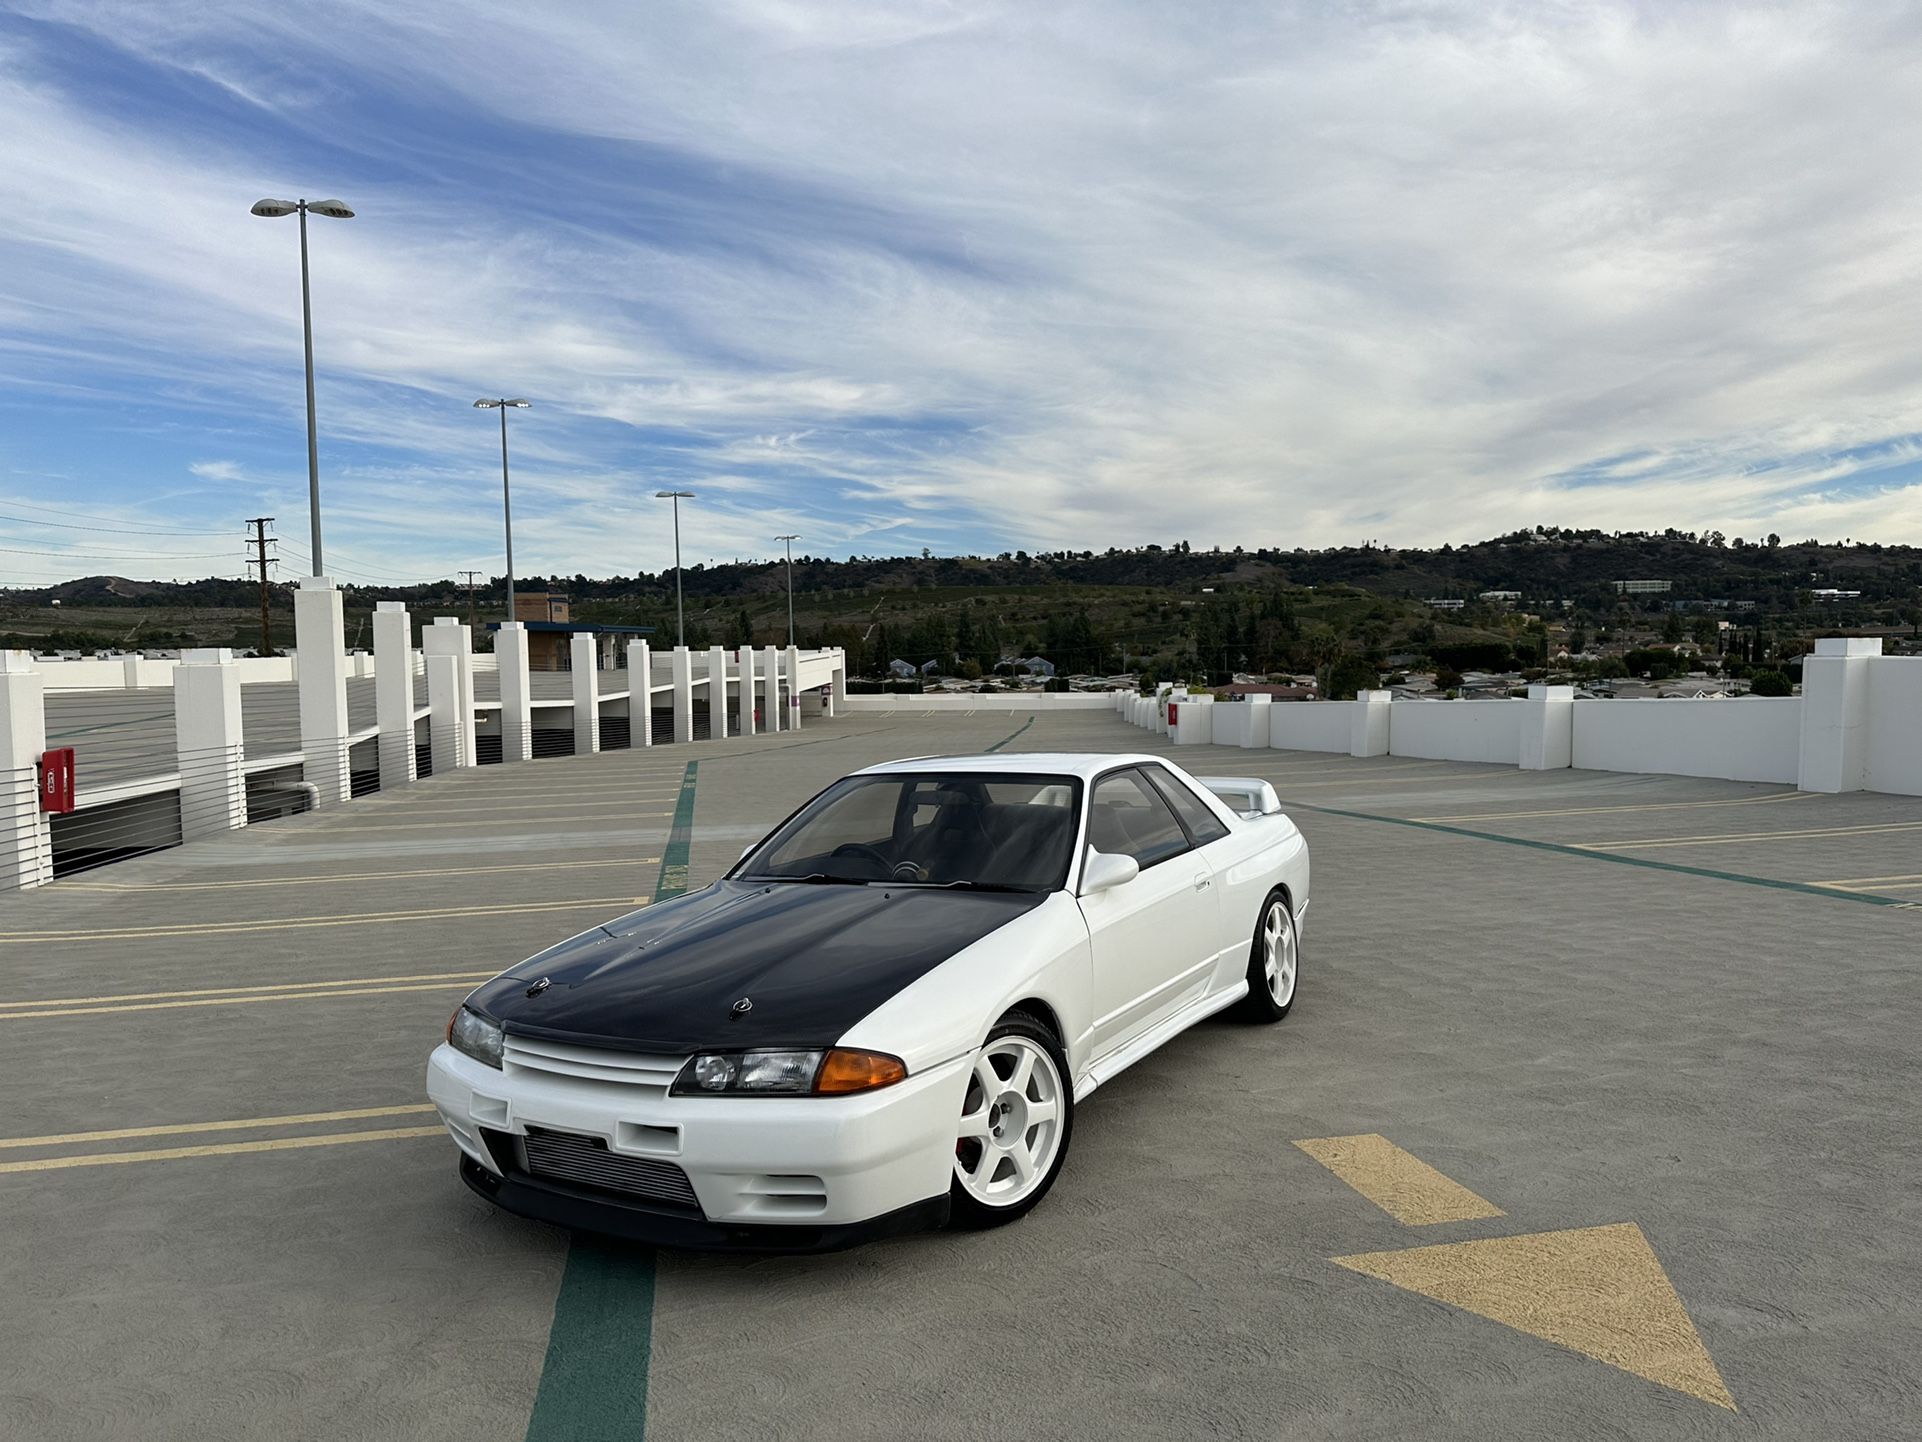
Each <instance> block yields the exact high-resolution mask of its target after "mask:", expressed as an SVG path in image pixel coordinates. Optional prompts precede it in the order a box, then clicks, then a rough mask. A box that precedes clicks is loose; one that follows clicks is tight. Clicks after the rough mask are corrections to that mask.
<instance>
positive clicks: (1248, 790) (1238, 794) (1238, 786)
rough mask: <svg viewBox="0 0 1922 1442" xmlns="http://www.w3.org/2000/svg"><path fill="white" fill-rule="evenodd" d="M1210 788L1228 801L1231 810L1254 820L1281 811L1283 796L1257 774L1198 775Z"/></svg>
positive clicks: (1198, 778) (1203, 783)
mask: <svg viewBox="0 0 1922 1442" xmlns="http://www.w3.org/2000/svg"><path fill="white" fill-rule="evenodd" d="M1195 780H1197V781H1199V782H1200V783H1201V784H1202V785H1203V786H1205V787H1207V788H1208V790H1210V791H1212V792H1213V793H1214V794H1215V795H1216V796H1219V797H1220V798H1221V799H1222V800H1223V801H1225V802H1227V803H1228V808H1229V810H1231V811H1233V812H1235V813H1236V814H1237V815H1239V816H1241V817H1242V818H1243V819H1244V820H1250V821H1252V820H1253V819H1254V818H1255V817H1257V816H1275V815H1278V814H1279V813H1280V811H1281V798H1280V797H1279V796H1277V795H1275V788H1274V787H1272V786H1270V785H1269V784H1268V783H1267V782H1266V781H1263V780H1261V779H1260V778H1259V777H1256V776H1197V777H1195Z"/></svg>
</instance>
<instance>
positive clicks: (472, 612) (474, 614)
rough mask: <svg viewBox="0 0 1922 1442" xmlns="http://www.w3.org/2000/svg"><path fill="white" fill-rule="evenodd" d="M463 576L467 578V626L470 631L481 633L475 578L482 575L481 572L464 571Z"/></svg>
mask: <svg viewBox="0 0 1922 1442" xmlns="http://www.w3.org/2000/svg"><path fill="white" fill-rule="evenodd" d="M461 574H462V575H463V576H465V577H467V625H468V629H469V630H470V631H479V630H480V612H479V611H477V610H476V609H475V602H474V578H475V577H476V576H478V575H479V574H480V572H479V571H462V572H461Z"/></svg>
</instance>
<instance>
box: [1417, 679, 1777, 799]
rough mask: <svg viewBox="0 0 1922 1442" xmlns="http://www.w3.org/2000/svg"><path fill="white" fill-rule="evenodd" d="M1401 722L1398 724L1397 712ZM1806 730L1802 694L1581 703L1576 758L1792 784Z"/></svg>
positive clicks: (1588, 765) (1602, 767)
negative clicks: (1732, 698)
mask: <svg viewBox="0 0 1922 1442" xmlns="http://www.w3.org/2000/svg"><path fill="white" fill-rule="evenodd" d="M1395 724H1396V725H1397V727H1399V726H1400V724H1401V718H1400V717H1399V716H1397V717H1396V718H1395ZM1801 735H1802V701H1801V698H1800V697H1796V696H1748V697H1743V698H1741V699H1739V700H1721V701H1714V700H1707V701H1687V700H1669V701H1577V702H1576V703H1575V736H1574V748H1573V752H1572V755H1571V758H1570V761H1571V764H1572V765H1574V766H1575V767H1576V768H1577V769H1578V770H1582V771H1630V772H1642V771H1651V772H1661V773H1663V774H1665V775H1670V776H1712V777H1716V778H1719V779H1721V780H1724V781H1781V782H1786V783H1788V784H1790V785H1793V784H1794V783H1795V779H1796V763H1797V754H1798V750H1799V747H1800V745H1801Z"/></svg>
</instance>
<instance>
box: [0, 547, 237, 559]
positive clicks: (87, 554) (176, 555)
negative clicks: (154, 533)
mask: <svg viewBox="0 0 1922 1442" xmlns="http://www.w3.org/2000/svg"><path fill="white" fill-rule="evenodd" d="M0 552H5V553H6V554H7V555H9V556H52V557H54V558H55V559H56V560H74V561H205V560H208V559H210V558H211V557H215V556H224V555H226V554H227V553H226V552H225V551H176V552H173V553H171V554H170V553H167V552H162V551H28V550H22V549H21V548H20V547H18V546H0Z"/></svg>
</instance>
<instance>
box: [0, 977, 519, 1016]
mask: <svg viewBox="0 0 1922 1442" xmlns="http://www.w3.org/2000/svg"><path fill="white" fill-rule="evenodd" d="M498 975H499V973H498V972H493V971H433V972H423V973H421V974H420V975H418V976H354V977H345V978H343V979H342V980H340V981H280V982H271V983H265V984H263V985H260V986H203V987H196V988H195V989H193V990H191V991H124V992H117V993H114V994H112V995H109V996H57V997H52V998H49V999H48V1000H46V1001H0V1011H26V1010H28V1009H30V1008H33V1007H42V1006H94V1005H100V1004H109V1003H119V1002H127V1001H171V1000H174V999H175V998H178V997H187V996H251V995H253V994H255V993H257V992H276V991H314V990H318V989H320V988H322V987H330V986H398V985H400V984H401V983H403V982H409V981H475V980H478V981H486V980H487V978H488V977H490V976H498Z"/></svg>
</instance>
